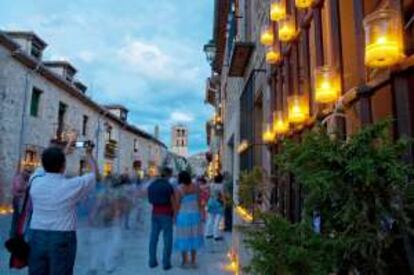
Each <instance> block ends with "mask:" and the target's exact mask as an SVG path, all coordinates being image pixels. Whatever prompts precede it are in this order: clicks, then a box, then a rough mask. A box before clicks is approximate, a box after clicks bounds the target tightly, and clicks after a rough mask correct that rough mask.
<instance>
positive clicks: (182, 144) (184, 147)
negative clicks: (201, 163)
mask: <svg viewBox="0 0 414 275" xmlns="http://www.w3.org/2000/svg"><path fill="white" fill-rule="evenodd" d="M171 150H172V152H174V153H176V154H177V155H180V156H182V157H187V156H188V129H187V127H185V126H184V125H175V126H173V127H172V129H171Z"/></svg>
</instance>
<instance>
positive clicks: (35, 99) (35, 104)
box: [30, 88, 42, 117]
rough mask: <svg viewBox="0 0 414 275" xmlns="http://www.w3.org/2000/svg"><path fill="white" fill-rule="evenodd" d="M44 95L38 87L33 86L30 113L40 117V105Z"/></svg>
mask: <svg viewBox="0 0 414 275" xmlns="http://www.w3.org/2000/svg"><path fill="white" fill-rule="evenodd" d="M41 95H42V91H41V90H39V89H37V88H33V91H32V101H31V103H30V115H31V116H33V117H38V116H39V105H40V97H41Z"/></svg>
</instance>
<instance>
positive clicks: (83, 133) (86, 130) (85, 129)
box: [82, 115, 89, 136]
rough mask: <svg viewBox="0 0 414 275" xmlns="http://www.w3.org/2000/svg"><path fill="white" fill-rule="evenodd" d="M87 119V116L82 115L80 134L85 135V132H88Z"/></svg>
mask: <svg viewBox="0 0 414 275" xmlns="http://www.w3.org/2000/svg"><path fill="white" fill-rule="evenodd" d="M88 120H89V117H88V116H86V115H84V116H83V121H82V135H83V136H86V134H87V132H88Z"/></svg>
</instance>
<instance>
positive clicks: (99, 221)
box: [89, 176, 122, 275]
mask: <svg viewBox="0 0 414 275" xmlns="http://www.w3.org/2000/svg"><path fill="white" fill-rule="evenodd" d="M117 185H119V182H118V180H117V179H116V178H115V177H112V176H108V177H107V178H106V179H105V180H104V182H103V183H99V184H98V185H97V188H96V189H95V192H96V201H95V204H94V206H93V207H92V210H91V212H90V217H89V223H90V226H91V227H92V228H93V231H92V233H91V236H90V241H91V244H90V248H91V260H90V266H89V274H91V275H92V274H97V273H98V269H99V267H100V266H103V268H104V269H105V271H106V272H108V273H111V272H114V271H115V270H116V268H117V267H118V262H117V260H118V258H119V257H120V254H121V244H122V228H121V220H122V214H121V213H122V212H121V209H120V206H119V202H118V200H119V197H118V194H117V190H116V188H117V187H116V186H117Z"/></svg>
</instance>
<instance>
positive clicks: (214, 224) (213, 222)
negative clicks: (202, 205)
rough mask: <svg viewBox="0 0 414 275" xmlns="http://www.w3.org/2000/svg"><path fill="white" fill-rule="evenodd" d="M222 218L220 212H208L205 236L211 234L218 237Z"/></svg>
mask: <svg viewBox="0 0 414 275" xmlns="http://www.w3.org/2000/svg"><path fill="white" fill-rule="evenodd" d="M222 219H223V215H222V214H213V213H208V215H207V222H206V232H205V235H206V236H213V237H214V238H220V237H221V232H220V223H221V220H222Z"/></svg>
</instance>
